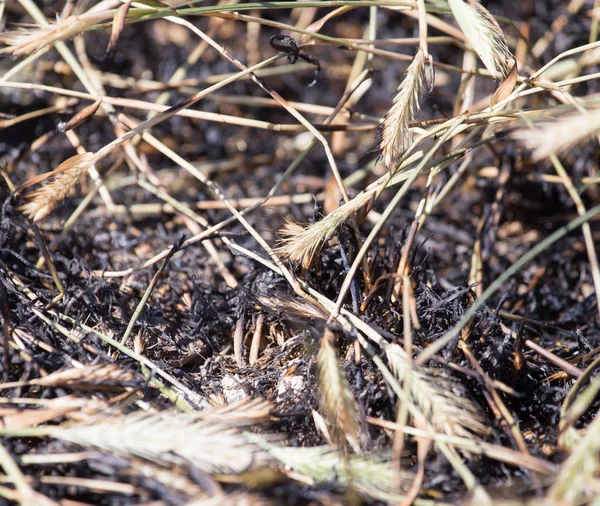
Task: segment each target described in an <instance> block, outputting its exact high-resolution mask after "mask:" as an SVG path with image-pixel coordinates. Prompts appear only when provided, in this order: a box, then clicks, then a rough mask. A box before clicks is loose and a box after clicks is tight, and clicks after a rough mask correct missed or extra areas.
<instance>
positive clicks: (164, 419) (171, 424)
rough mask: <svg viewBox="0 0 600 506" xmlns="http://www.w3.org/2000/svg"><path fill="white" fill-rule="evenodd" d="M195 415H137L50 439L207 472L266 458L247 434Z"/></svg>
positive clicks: (238, 468)
mask: <svg viewBox="0 0 600 506" xmlns="http://www.w3.org/2000/svg"><path fill="white" fill-rule="evenodd" d="M199 416H201V415H199V414H197V413H181V412H176V411H163V412H160V413H146V412H136V413H128V414H127V415H126V416H109V417H105V418H101V419H99V420H97V421H96V423H94V424H90V425H77V426H74V427H57V428H56V429H52V430H51V431H50V435H51V436H53V437H55V438H57V439H61V440H63V441H68V442H70V443H74V444H77V445H79V446H83V447H94V448H97V449H99V450H103V451H107V452H111V453H114V454H117V455H121V456H124V457H139V458H142V459H146V460H149V461H151V462H154V463H158V464H161V465H167V466H171V465H183V464H185V463H186V462H191V463H192V464H193V465H195V466H197V467H198V468H200V469H202V470H204V471H206V472H222V473H225V472H232V473H240V472H243V471H245V470H247V469H249V468H250V467H251V466H252V465H253V464H261V463H263V464H264V463H266V461H267V457H268V456H267V455H266V454H265V452H264V451H263V450H261V449H260V448H259V447H257V446H256V445H255V444H254V443H252V442H250V441H249V440H248V439H247V437H246V435H245V434H244V433H242V432H239V431H238V430H236V429H234V428H232V427H231V425H230V424H221V423H219V422H216V421H214V420H211V421H203V420H200V419H199Z"/></svg>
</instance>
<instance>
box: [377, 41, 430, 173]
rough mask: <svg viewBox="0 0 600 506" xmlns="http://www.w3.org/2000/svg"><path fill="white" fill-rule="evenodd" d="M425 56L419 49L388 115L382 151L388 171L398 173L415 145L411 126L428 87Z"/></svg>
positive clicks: (383, 130)
mask: <svg viewBox="0 0 600 506" xmlns="http://www.w3.org/2000/svg"><path fill="white" fill-rule="evenodd" d="M426 57H427V55H426V53H425V50H424V49H423V48H422V47H419V50H418V51H417V54H416V55H415V57H414V59H413V61H412V63H411V64H410V65H409V66H408V69H407V70H406V76H405V77H404V80H403V81H402V83H400V86H399V87H398V90H397V92H396V95H395V96H394V100H393V101H392V106H391V107H390V109H389V110H388V112H387V114H386V115H385V119H384V120H383V127H382V130H381V138H380V140H379V149H380V150H381V157H382V158H383V162H384V163H385V166H386V167H387V168H388V169H395V168H396V167H395V165H397V164H398V163H399V162H400V160H401V159H402V156H403V155H404V153H405V151H406V149H407V148H408V147H409V145H410V143H411V141H412V132H411V130H410V123H411V122H412V121H414V119H415V116H416V114H417V113H418V112H419V110H420V108H421V98H422V96H423V92H424V89H425V88H424V87H425V84H426V83H425V81H426V79H425V77H426V76H425V67H426Z"/></svg>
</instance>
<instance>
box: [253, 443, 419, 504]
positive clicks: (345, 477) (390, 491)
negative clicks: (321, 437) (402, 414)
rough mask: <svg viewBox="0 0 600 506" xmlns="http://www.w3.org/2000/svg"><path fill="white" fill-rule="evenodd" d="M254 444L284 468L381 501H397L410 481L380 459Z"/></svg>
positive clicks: (323, 449) (323, 448)
mask: <svg viewBox="0 0 600 506" xmlns="http://www.w3.org/2000/svg"><path fill="white" fill-rule="evenodd" d="M252 437H253V438H256V437H257V436H252ZM258 444H259V445H260V446H262V447H263V448H266V449H267V450H268V452H269V453H270V454H271V456H273V457H274V458H275V459H277V460H279V461H280V462H281V463H282V464H284V465H285V466H287V467H289V468H291V469H293V470H294V471H296V472H298V473H301V474H304V475H306V476H310V477H311V478H313V479H314V480H315V481H317V482H320V483H335V484H338V485H339V486H342V487H344V488H346V487H350V486H351V487H352V488H353V489H355V490H358V491H359V492H361V493H362V494H365V495H367V496H369V497H372V498H374V499H378V500H381V501H396V502H397V501H399V500H400V499H402V492H403V491H405V490H406V489H408V487H409V485H410V482H411V481H412V476H411V474H410V473H407V472H398V470H397V469H396V468H395V467H394V466H392V464H391V463H390V462H389V461H388V460H383V459H382V458H381V457H379V458H377V459H376V458H364V457H360V456H356V455H354V456H351V457H346V456H344V454H343V453H342V452H340V451H337V450H334V449H333V448H331V447H327V446H317V447H313V448H290V447H280V446H274V445H268V444H265V443H262V442H258Z"/></svg>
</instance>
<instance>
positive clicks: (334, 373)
mask: <svg viewBox="0 0 600 506" xmlns="http://www.w3.org/2000/svg"><path fill="white" fill-rule="evenodd" d="M334 342H335V334H334V333H333V332H332V331H331V330H330V329H329V328H326V329H325V332H324V334H323V337H322V338H321V348H320V350H319V357H318V359H317V363H318V367H319V382H320V389H319V391H320V394H321V395H320V403H321V409H322V410H323V411H324V412H325V414H326V417H327V420H328V422H329V424H328V425H329V432H330V434H331V436H332V439H333V442H334V443H335V444H337V445H338V446H339V447H340V448H344V447H345V446H346V442H348V444H349V445H350V446H351V447H352V449H353V450H354V451H355V452H356V453H360V444H359V442H358V427H357V423H356V421H357V419H358V412H357V409H356V403H355V400H354V396H353V395H352V391H351V389H350V385H349V384H348V380H347V379H346V377H345V376H344V373H343V371H342V370H341V369H340V365H339V362H338V356H337V353H336V352H335V348H334Z"/></svg>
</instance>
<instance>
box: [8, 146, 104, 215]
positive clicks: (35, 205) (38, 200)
mask: <svg viewBox="0 0 600 506" xmlns="http://www.w3.org/2000/svg"><path fill="white" fill-rule="evenodd" d="M93 163H94V154H93V153H83V154H80V155H75V156H73V157H71V158H69V159H68V160H65V161H64V162H63V163H61V164H60V165H59V166H58V167H57V168H56V169H55V170H53V171H52V172H49V173H47V174H42V175H41V176H37V177H35V178H32V179H30V180H29V181H27V182H25V183H24V184H23V185H21V186H20V187H19V189H18V191H19V192H20V191H22V190H23V189H24V188H27V187H28V186H31V185H33V184H36V183H38V182H40V181H43V180H46V179H50V181H49V182H47V183H45V184H44V186H42V187H41V188H39V189H37V190H35V191H33V192H31V193H29V194H28V195H27V196H26V199H27V200H28V202H27V204H24V205H22V206H21V207H19V211H22V212H23V213H25V214H26V215H27V216H28V217H29V218H30V219H32V220H33V221H36V222H37V221H40V220H43V219H44V218H45V217H46V216H48V215H49V214H50V213H51V212H52V211H53V210H54V209H55V208H56V206H57V205H58V204H59V203H60V202H61V201H62V200H63V199H64V198H65V197H66V196H67V195H69V193H71V191H72V190H73V188H74V187H75V186H76V185H77V183H78V182H79V181H80V180H81V178H82V177H83V176H84V175H85V173H86V172H87V170H88V169H89V168H90V166H91V165H92V164H93Z"/></svg>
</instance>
